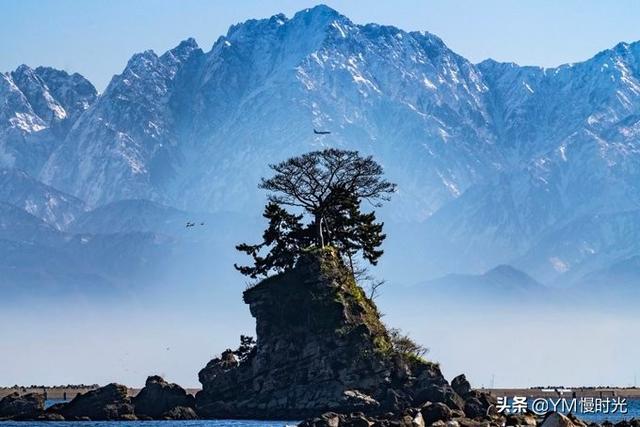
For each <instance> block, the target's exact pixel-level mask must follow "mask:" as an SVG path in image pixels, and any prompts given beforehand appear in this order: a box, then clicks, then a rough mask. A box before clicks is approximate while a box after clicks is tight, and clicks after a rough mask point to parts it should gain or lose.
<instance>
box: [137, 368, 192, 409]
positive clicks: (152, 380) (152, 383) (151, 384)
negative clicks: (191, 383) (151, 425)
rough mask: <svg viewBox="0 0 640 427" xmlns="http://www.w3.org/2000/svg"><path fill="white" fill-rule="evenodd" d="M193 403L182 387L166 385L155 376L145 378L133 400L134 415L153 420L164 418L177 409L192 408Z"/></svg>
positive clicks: (171, 384) (161, 379)
mask: <svg viewBox="0 0 640 427" xmlns="http://www.w3.org/2000/svg"><path fill="white" fill-rule="evenodd" d="M194 403H195V401H194V398H193V396H191V395H190V394H187V392H186V391H185V390H184V389H183V388H182V387H180V386H179V385H177V384H173V383H168V382H166V381H165V380H164V379H163V378H162V377H159V376H157V375H154V376H150V377H149V378H147V381H146V383H145V386H144V387H143V388H142V390H140V392H139V393H138V394H137V395H136V397H134V398H133V405H134V407H135V414H136V415H137V416H138V417H150V418H154V419H158V418H161V417H164V414H166V413H168V412H170V411H171V410H172V409H175V408H177V407H185V408H193V407H194ZM178 412H180V411H178ZM187 419H191V418H187Z"/></svg>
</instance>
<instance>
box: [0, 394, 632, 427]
mask: <svg viewBox="0 0 640 427" xmlns="http://www.w3.org/2000/svg"><path fill="white" fill-rule="evenodd" d="M47 403H48V404H51V403H56V402H47ZM627 409H628V412H627V413H626V414H621V413H616V414H579V413H576V415H577V416H578V417H579V418H581V419H583V420H585V421H587V422H591V421H594V422H598V423H601V422H602V421H605V420H609V421H611V422H614V423H615V422H617V421H620V420H623V419H627V420H629V419H631V418H634V417H635V418H640V399H633V400H632V399H627ZM296 424H297V422H296V421H254V420H198V421H115V422H114V421H86V422H85V421H75V422H31V421H25V422H13V421H5V422H0V427H26V426H34V427H54V426H59V427H72V426H75V427H94V426H95V427H128V426H133V427H139V426H140V427H141V426H145V427H285V426H295V425H296Z"/></svg>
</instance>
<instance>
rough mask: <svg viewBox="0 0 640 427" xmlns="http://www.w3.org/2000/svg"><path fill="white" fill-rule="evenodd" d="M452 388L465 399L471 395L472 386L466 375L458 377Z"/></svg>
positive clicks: (453, 381) (452, 383)
mask: <svg viewBox="0 0 640 427" xmlns="http://www.w3.org/2000/svg"><path fill="white" fill-rule="evenodd" d="M451 387H452V388H453V390H454V391H455V392H456V393H458V394H459V395H460V397H462V398H463V399H464V398H465V397H466V396H467V395H468V394H469V393H471V384H469V381H467V377H466V376H465V375H464V374H461V375H458V376H457V377H455V378H454V379H453V380H451Z"/></svg>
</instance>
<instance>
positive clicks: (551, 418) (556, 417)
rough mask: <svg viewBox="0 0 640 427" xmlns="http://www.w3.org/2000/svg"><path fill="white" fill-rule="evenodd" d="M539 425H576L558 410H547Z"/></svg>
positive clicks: (550, 426)
mask: <svg viewBox="0 0 640 427" xmlns="http://www.w3.org/2000/svg"><path fill="white" fill-rule="evenodd" d="M540 427H576V425H575V424H574V423H573V421H571V419H569V418H568V417H566V416H564V415H562V414H560V413H558V412H549V413H547V415H545V417H544V420H543V421H542V424H541V425H540Z"/></svg>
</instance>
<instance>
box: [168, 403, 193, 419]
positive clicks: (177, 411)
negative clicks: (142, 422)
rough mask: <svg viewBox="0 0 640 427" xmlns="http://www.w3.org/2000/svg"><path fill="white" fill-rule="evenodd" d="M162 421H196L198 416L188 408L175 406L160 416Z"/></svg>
mask: <svg viewBox="0 0 640 427" xmlns="http://www.w3.org/2000/svg"><path fill="white" fill-rule="evenodd" d="M160 418H162V419H164V420H197V419H198V414H196V411H194V410H193V408H192V407H189V406H176V407H173V408H171V409H170V410H169V411H167V412H165V413H164V414H162V416H161V417H160Z"/></svg>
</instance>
